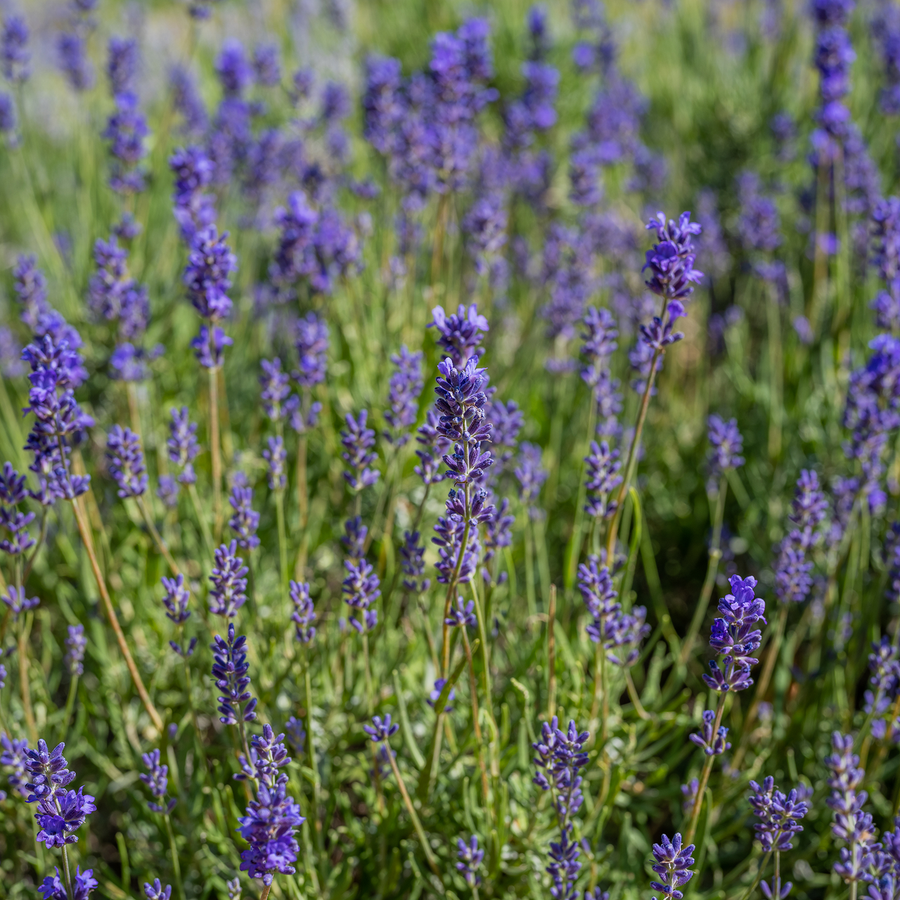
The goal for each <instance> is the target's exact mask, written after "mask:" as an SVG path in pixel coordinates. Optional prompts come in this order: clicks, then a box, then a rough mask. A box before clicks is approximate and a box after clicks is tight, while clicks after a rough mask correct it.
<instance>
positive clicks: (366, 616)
mask: <svg viewBox="0 0 900 900" xmlns="http://www.w3.org/2000/svg"><path fill="white" fill-rule="evenodd" d="M344 568H345V569H346V570H347V576H346V578H344V581H343V585H342V590H343V594H344V602H345V603H346V604H347V605H348V606H349V607H350V608H351V609H353V610H356V611H357V612H358V613H359V618H357V616H356V615H353V616H351V617H350V624H351V625H352V626H353V627H354V628H355V629H356V630H357V631H358V632H360V634H364V633H365V632H368V631H371V630H372V629H373V628H374V627H375V626H376V625H377V624H378V610H377V609H374V608H372V607H373V604H374V603H375V601H376V600H377V599H378V598H379V597H380V596H381V581H380V579H379V578H378V576H377V575H376V574H375V569H374V568H372V566H371V565H370V564H369V563H368V562H367V561H366V560H365V559H348V560H346V561H345V562H344Z"/></svg>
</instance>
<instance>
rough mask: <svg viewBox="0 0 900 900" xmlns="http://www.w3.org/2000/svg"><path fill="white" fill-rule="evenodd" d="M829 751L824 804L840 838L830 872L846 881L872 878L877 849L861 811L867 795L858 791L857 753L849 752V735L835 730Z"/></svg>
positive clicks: (868, 820) (869, 820)
mask: <svg viewBox="0 0 900 900" xmlns="http://www.w3.org/2000/svg"><path fill="white" fill-rule="evenodd" d="M831 744H832V749H833V751H834V752H833V753H832V755H831V756H827V757H826V758H825V765H826V766H827V767H828V769H829V770H830V775H829V777H828V786H829V787H830V788H831V797H829V799H828V805H829V806H830V807H831V809H832V810H833V811H834V825H833V826H832V828H831V830H832V832H833V833H834V836H835V837H836V838H838V839H839V840H841V841H843V842H844V843H845V844H846V846H844V847H841V851H840V859H839V861H838V862H836V863H835V864H834V871H835V872H836V873H837V874H838V875H839V876H840V877H841V878H842V879H843V880H844V881H845V882H847V883H848V884H849V883H852V882H860V881H863V882H867V881H868V882H870V881H872V880H873V878H872V875H871V873H870V869H871V867H872V865H873V863H874V861H875V859H874V853H875V851H877V850H878V845H877V844H876V843H875V835H876V831H875V825H874V822H873V821H872V816H871V815H870V814H869V813H867V812H863V806H864V805H865V802H866V798H867V797H868V794H867V793H866V792H865V791H863V790H860V786H861V785H862V781H863V777H864V775H865V772H864V771H863V770H862V769H861V768H860V767H859V756H857V755H856V754H855V753H854V752H853V737H852V736H851V735H842V734H841V733H840V732H838V731H836V732H834V734H833V735H832V738H831Z"/></svg>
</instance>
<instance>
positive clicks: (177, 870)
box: [164, 813, 184, 900]
mask: <svg viewBox="0 0 900 900" xmlns="http://www.w3.org/2000/svg"><path fill="white" fill-rule="evenodd" d="M164 818H165V820H166V833H167V834H168V835H169V851H170V852H171V854H172V874H173V875H174V876H175V887H176V888H177V889H178V896H179V897H180V898H181V900H184V884H183V883H182V881H181V863H180V862H179V860H178V850H177V849H176V847H175V832H174V831H172V817H171V816H170V815H169V814H168V813H166V814H165V816H164Z"/></svg>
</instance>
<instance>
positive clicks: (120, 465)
mask: <svg viewBox="0 0 900 900" xmlns="http://www.w3.org/2000/svg"><path fill="white" fill-rule="evenodd" d="M106 458H107V459H108V460H109V474H110V475H112V477H113V479H114V480H115V482H116V484H117V485H118V488H119V491H118V494H119V496H120V497H122V498H125V497H140V496H142V495H143V494H144V493H145V492H146V490H147V467H146V466H145V465H144V452H143V450H141V439H140V438H139V437H138V436H137V435H136V434H135V433H134V432H133V431H132V430H131V429H130V428H121V427H120V426H119V425H113V427H112V429H111V430H110V432H109V435H108V436H107V439H106Z"/></svg>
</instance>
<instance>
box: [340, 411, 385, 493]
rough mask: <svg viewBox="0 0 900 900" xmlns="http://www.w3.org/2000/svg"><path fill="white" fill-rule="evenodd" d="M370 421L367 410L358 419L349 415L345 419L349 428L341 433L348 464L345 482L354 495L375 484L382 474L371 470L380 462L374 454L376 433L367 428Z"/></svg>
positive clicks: (344, 456)
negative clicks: (374, 464)
mask: <svg viewBox="0 0 900 900" xmlns="http://www.w3.org/2000/svg"><path fill="white" fill-rule="evenodd" d="M368 419H369V412H368V410H365V409H364V410H362V411H361V412H360V414H359V416H357V417H356V418H354V417H353V416H352V415H351V414H350V413H347V415H346V417H345V418H344V422H345V423H346V425H347V427H346V429H345V430H344V431H342V432H341V444H342V446H343V448H344V452H343V453H342V454H341V458H342V459H343V460H344V462H345V463H346V464H347V469H346V470H345V471H344V480H345V481H346V482H347V484H349V485H350V490H351V491H353V492H354V493H359V492H360V491H362V490H364V489H365V488H367V487H370V486H371V485H373V484H375V482H376V481H378V479H379V477H380V474H381V473H380V472H379V471H378V470H377V469H373V468H371V466H372V464H373V463H374V462H376V461H377V460H378V455H377V454H376V453H373V452H372V448H373V447H374V446H375V432H374V430H373V429H371V428H368V427H367V424H366V423H367V422H368Z"/></svg>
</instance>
